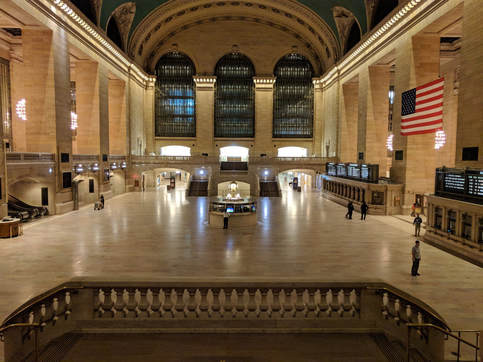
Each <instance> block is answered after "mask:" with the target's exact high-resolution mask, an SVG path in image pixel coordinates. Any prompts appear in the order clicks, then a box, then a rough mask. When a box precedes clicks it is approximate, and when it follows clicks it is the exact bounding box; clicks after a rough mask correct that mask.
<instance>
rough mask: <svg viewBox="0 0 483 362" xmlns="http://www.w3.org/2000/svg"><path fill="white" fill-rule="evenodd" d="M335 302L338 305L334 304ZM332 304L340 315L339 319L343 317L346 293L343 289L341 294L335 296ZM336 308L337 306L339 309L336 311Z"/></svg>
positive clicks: (340, 291)
mask: <svg viewBox="0 0 483 362" xmlns="http://www.w3.org/2000/svg"><path fill="white" fill-rule="evenodd" d="M335 301H337V304H334V302H335ZM332 304H333V307H334V310H336V311H337V313H338V314H339V317H342V316H343V315H344V291H343V290H342V289H340V290H339V292H338V293H336V294H335V296H334V295H333V297H332ZM335 306H337V307H338V309H336V308H335Z"/></svg>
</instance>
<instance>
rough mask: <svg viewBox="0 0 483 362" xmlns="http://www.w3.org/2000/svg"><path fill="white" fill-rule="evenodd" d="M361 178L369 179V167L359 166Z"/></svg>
mask: <svg viewBox="0 0 483 362" xmlns="http://www.w3.org/2000/svg"><path fill="white" fill-rule="evenodd" d="M361 178H362V179H363V180H367V179H369V167H367V165H362V166H361Z"/></svg>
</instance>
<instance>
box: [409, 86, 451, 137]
mask: <svg viewBox="0 0 483 362" xmlns="http://www.w3.org/2000/svg"><path fill="white" fill-rule="evenodd" d="M443 91H444V78H441V79H437V80H434V81H432V82H429V83H427V84H424V85H422V86H419V87H417V88H414V89H411V90H408V91H406V92H404V93H403V94H402V113H401V135H403V136H410V135H414V134H422V133H433V132H436V131H438V130H442V129H443Z"/></svg>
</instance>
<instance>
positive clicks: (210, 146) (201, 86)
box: [193, 75, 216, 156]
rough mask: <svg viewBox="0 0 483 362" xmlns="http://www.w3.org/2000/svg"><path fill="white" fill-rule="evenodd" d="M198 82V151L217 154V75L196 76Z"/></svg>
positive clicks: (195, 79) (211, 154)
mask: <svg viewBox="0 0 483 362" xmlns="http://www.w3.org/2000/svg"><path fill="white" fill-rule="evenodd" d="M193 78H194V81H195V83H196V148H195V150H196V151H197V152H198V153H208V154H209V155H210V156H216V155H215V152H216V151H215V148H214V135H215V124H214V120H215V83H216V77H215V76H199V75H197V76H195V77H193Z"/></svg>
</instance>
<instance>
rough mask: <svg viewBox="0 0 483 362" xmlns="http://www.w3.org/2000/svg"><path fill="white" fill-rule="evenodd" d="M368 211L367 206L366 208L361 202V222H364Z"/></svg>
mask: <svg viewBox="0 0 483 362" xmlns="http://www.w3.org/2000/svg"><path fill="white" fill-rule="evenodd" d="M368 209H369V206H367V204H366V202H365V201H362V205H361V220H365V219H366V215H367V210H368Z"/></svg>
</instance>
